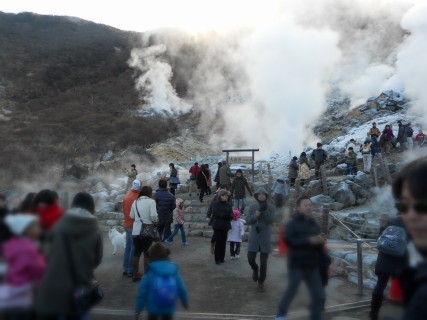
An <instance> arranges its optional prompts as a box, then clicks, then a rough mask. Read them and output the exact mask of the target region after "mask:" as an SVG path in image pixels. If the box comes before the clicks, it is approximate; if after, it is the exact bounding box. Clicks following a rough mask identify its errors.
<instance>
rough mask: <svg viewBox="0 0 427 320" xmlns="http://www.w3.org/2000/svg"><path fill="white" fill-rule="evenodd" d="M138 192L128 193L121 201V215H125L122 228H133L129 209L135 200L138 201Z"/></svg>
mask: <svg viewBox="0 0 427 320" xmlns="http://www.w3.org/2000/svg"><path fill="white" fill-rule="evenodd" d="M138 194H139V191H135V190H131V191H129V192H128V193H127V194H126V195H125V197H124V199H123V214H124V215H125V221H124V222H123V227H124V228H133V221H134V220H133V219H132V218H131V217H130V209H131V208H132V204H133V203H134V201H135V200H136V199H138Z"/></svg>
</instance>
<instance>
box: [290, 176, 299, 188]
mask: <svg viewBox="0 0 427 320" xmlns="http://www.w3.org/2000/svg"><path fill="white" fill-rule="evenodd" d="M296 179H297V178H290V179H289V180H290V181H291V183H290V185H291V187H295V180H296Z"/></svg>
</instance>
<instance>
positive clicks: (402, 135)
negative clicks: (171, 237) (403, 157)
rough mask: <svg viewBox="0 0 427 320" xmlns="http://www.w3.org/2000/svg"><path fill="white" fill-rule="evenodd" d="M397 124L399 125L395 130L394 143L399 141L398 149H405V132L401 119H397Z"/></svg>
mask: <svg viewBox="0 0 427 320" xmlns="http://www.w3.org/2000/svg"><path fill="white" fill-rule="evenodd" d="M397 125H398V126H399V131H398V132H397V138H396V144H397V143H399V146H400V149H402V150H405V149H406V140H407V135H406V133H405V126H404V125H402V121H401V120H399V121H397Z"/></svg>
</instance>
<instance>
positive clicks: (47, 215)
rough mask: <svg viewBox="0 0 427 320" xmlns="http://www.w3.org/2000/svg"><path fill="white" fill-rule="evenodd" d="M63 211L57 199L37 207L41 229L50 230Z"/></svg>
mask: <svg viewBox="0 0 427 320" xmlns="http://www.w3.org/2000/svg"><path fill="white" fill-rule="evenodd" d="M63 212H64V211H63V210H62V208H61V207H60V206H59V203H58V201H55V203H53V204H51V205H50V206H47V207H39V208H37V210H36V213H37V214H38V215H39V217H40V223H41V226H42V229H43V230H46V231H50V230H52V228H53V227H54V225H55V224H56V222H58V220H59V218H61V217H62V214H63Z"/></svg>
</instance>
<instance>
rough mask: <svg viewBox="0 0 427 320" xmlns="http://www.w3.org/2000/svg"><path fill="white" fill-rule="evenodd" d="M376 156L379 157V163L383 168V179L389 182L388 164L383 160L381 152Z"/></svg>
mask: <svg viewBox="0 0 427 320" xmlns="http://www.w3.org/2000/svg"><path fill="white" fill-rule="evenodd" d="M378 158H379V159H380V164H381V168H382V170H383V174H384V176H385V181H386V182H387V183H388V184H391V175H390V171H389V170H388V165H387V163H386V161H385V160H384V158H383V156H382V154H381V153H379V154H378Z"/></svg>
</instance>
